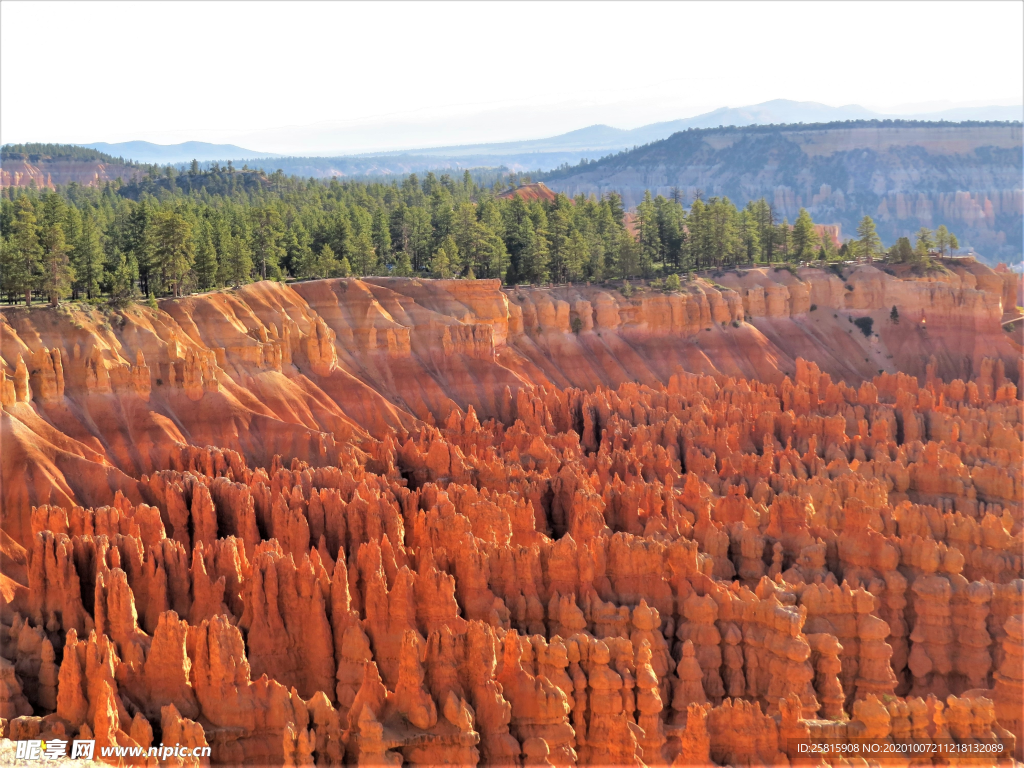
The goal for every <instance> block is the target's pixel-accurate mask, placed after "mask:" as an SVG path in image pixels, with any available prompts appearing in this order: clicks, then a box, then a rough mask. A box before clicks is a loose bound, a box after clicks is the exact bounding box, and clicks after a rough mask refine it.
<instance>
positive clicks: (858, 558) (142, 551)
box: [0, 261, 1024, 766]
mask: <svg viewBox="0 0 1024 768" xmlns="http://www.w3.org/2000/svg"><path fill="white" fill-rule="evenodd" d="M880 266H881V265H870V264H862V265H859V266H856V267H848V268H846V269H845V270H843V271H836V272H833V271H829V270H822V269H810V268H804V269H800V270H797V271H792V272H791V271H787V270H784V269H752V270H742V271H729V272H721V273H717V274H716V275H709V276H708V278H707V279H698V280H694V281H691V282H685V283H684V284H683V289H682V290H681V291H679V292H676V293H671V294H669V293H662V292H659V291H654V290H651V289H646V290H638V291H637V292H636V293H634V294H632V295H631V296H629V297H627V296H624V295H623V294H622V293H621V292H620V291H618V290H615V289H613V288H610V287H601V286H589V285H588V286H559V287H551V288H526V287H519V288H515V287H513V288H507V289H502V288H501V287H500V285H499V284H498V283H497V281H486V280H476V281H472V280H459V281H434V280H417V279H398V278H367V279H363V280H357V279H338V280H322V281H311V282H300V283H292V284H280V283H271V282H261V283H256V284H253V285H248V286H245V287H242V288H239V289H237V290H231V291H221V292H214V293H208V294H202V295H198V296H192V297H188V298H183V299H176V300H162V301H160V302H159V307H158V308H151V307H149V306H147V305H145V304H137V305H133V306H131V307H129V308H127V309H124V310H118V311H109V310H100V309H98V308H94V309H82V308H72V307H62V308H58V309H52V308H48V307H47V308H33V309H24V308H4V309H3V310H2V314H0V356H2V360H0V397H2V411H0V465H2V466H0V468H2V475H0V480H2V488H0V503H2V512H3V518H2V526H0V537H2V539H0V545H2V546H0V558H2V559H0V570H2V574H0V645H2V652H0V665H2V666H0V718H2V726H3V730H4V734H3V735H4V736H6V737H7V738H10V739H13V740H19V739H20V740H24V739H42V740H47V739H54V738H60V739H68V740H70V739H73V738H84V739H94V740H95V743H96V745H97V755H99V751H100V748H101V747H111V746H118V747H141V748H142V749H143V750H145V749H148V748H149V747H150V746H156V745H160V744H161V743H162V744H181V745H188V746H192V747H195V746H206V745H209V746H210V747H211V748H212V756H211V757H210V758H208V759H195V758H180V757H170V758H169V759H167V760H162V761H158V760H157V759H156V758H154V757H121V758H106V759H107V760H108V761H112V762H114V763H123V764H126V765H128V764H132V765H143V764H145V765H154V766H155V765H165V764H170V765H192V764H199V763H204V764H205V763H207V762H212V763H214V764H227V765H295V766H300V765H301V766H307V765H314V764H315V765H317V766H332V765H339V766H340V765H344V764H350V765H356V764H358V765H374V766H384V765H400V764H410V765H442V764H443V765H488V766H490V765H508V766H512V765H524V766H543V765H554V766H572V765H580V766H583V765H616V766H627V765H630V766H640V765H642V764H644V765H651V766H657V765H669V764H672V765H712V764H717V765H743V766H747V765H789V764H797V763H800V762H804V763H805V764H831V765H840V764H844V765H845V764H850V763H851V762H857V761H860V762H858V763H857V764H864V765H866V764H868V763H878V764H880V765H886V764H893V765H909V764H910V763H911V762H912V760H911V759H910V758H901V759H893V758H882V757H879V756H878V755H877V754H876V755H875V756H869V757H868V758H867V762H864V758H863V756H862V755H863V754H865V753H861V755H855V756H853V758H852V759H851V758H850V756H849V755H847V756H845V757H844V756H836V755H834V754H831V755H825V756H820V757H817V758H814V759H811V758H809V757H808V756H807V755H806V753H800V752H799V746H800V745H802V744H808V743H812V742H814V743H819V742H822V741H827V740H831V741H832V742H834V743H843V744H854V745H861V746H864V745H878V744H890V745H891V744H907V743H910V744H918V745H923V744H931V745H932V746H933V747H934V748H936V749H946V750H949V749H951V748H955V749H957V750H959V755H960V756H958V757H956V758H955V759H952V758H948V757H940V758H935V759H934V760H932V759H931V758H928V757H920V756H919V757H916V758H914V759H913V761H914V762H915V764H928V763H931V762H935V763H943V764H946V763H948V764H952V763H953V762H967V763H969V764H972V765H975V764H977V765H996V764H1000V765H1009V764H1010V762H1011V761H1012V760H1013V759H1014V756H1015V758H1016V760H1020V759H1021V754H1022V753H1021V747H1022V742H1024V724H1022V719H1024V714H1022V710H1024V700H1022V695H1024V624H1022V616H1021V614H1022V612H1024V579H1022V577H1024V557H1022V555H1024V553H1022V546H1024V534H1022V523H1024V475H1022V461H1024V448H1022V446H1024V443H1022V439H1024V422H1022V401H1021V399H1020V391H1021V385H1022V375H1024V368H1022V362H1021V353H1022V346H1021V339H1020V338H1019V335H1015V334H1012V333H1007V332H1006V331H1004V330H1003V328H1002V327H1001V322H1002V321H1003V320H1004V319H1005V318H1006V317H1009V316H1010V315H1012V313H1013V307H1015V305H1016V297H1017V290H1018V287H1017V284H1016V283H1015V282H1014V281H1013V277H1012V276H1009V275H1005V274H1000V273H997V272H994V271H993V270H991V269H988V268H987V267H984V266H982V265H980V264H977V263H975V262H973V261H962V262H961V263H959V264H957V265H956V266H954V267H952V268H951V269H949V270H947V271H944V272H941V273H937V274H933V275H931V276H930V277H914V276H912V275H906V276H902V277H901V276H899V275H896V274H889V273H887V272H885V271H883V269H881V268H880ZM894 308H895V311H894ZM992 744H998V745H999V747H1000V748H1001V750H1002V753H1001V754H998V750H996V752H991V751H986V745H992ZM9 746H10V745H8V748H7V751H3V749H0V762H3V760H5V759H6V758H5V757H2V756H9V755H10V754H11V753H10V749H9ZM964 755H966V757H965V756H964ZM951 760H952V762H950V761H951Z"/></svg>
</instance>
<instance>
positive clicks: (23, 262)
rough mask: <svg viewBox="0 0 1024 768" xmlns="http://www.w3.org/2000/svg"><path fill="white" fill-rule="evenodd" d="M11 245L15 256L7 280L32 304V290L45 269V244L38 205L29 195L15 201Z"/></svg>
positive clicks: (26, 303) (10, 286) (12, 258)
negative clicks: (41, 237) (37, 216)
mask: <svg viewBox="0 0 1024 768" xmlns="http://www.w3.org/2000/svg"><path fill="white" fill-rule="evenodd" d="M11 229H12V231H11V240H10V245H9V248H10V250H11V254H12V257H11V259H10V267H9V268H8V269H7V270H5V274H4V279H5V281H6V282H7V285H8V286H9V290H11V291H12V292H17V293H21V294H23V295H24V296H25V306H26V307H28V306H31V305H32V291H33V290H34V289H35V287H36V283H37V282H38V280H39V275H40V271H41V269H42V258H43V246H42V245H41V244H40V242H39V225H38V224H36V214H35V208H34V207H33V206H32V202H31V201H30V200H29V199H28V198H27V197H19V198H18V202H17V203H15V218H14V221H13V222H12V225H11Z"/></svg>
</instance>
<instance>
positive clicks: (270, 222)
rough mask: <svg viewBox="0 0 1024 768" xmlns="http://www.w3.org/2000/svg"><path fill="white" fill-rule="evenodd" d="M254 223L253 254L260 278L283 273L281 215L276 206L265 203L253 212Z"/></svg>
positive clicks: (264, 278) (263, 278)
mask: <svg viewBox="0 0 1024 768" xmlns="http://www.w3.org/2000/svg"><path fill="white" fill-rule="evenodd" d="M252 224H253V226H252V255H253V260H254V261H255V263H256V266H257V268H258V269H259V273H260V279H261V280H266V279H267V275H268V274H269V275H270V276H271V277H277V276H278V275H280V274H281V269H280V267H279V266H278V259H280V258H281V256H282V254H283V249H282V248H281V246H280V240H281V217H280V216H279V215H278V213H277V211H276V210H275V209H274V208H272V207H270V206H269V205H264V206H260V207H259V208H256V209H255V210H254V211H253V212H252Z"/></svg>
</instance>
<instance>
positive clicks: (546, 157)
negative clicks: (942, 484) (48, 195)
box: [81, 99, 1024, 177]
mask: <svg viewBox="0 0 1024 768" xmlns="http://www.w3.org/2000/svg"><path fill="white" fill-rule="evenodd" d="M873 119H874V120H880V119H899V120H950V121H962V120H1022V119H1024V106H1014V107H1003V106H991V107H965V108H958V109H949V110H945V111H941V112H930V113H922V114H905V115H891V114H881V113H877V112H872V111H871V110H868V109H865V108H864V107H860V106H857V105H848V106H842V107H830V106H827V105H825V104H819V103H817V102H813V101H789V100H786V99H775V100H774V101H766V102H764V103H763V104H755V105H753V106H748V107H723V108H721V109H716V110H714V111H712V112H707V113H705V114H702V115H697V116H696V117H688V118H684V119H681V120H670V121H666V122H661V123H652V124H650V125H644V126H641V127H639V128H633V129H630V130H626V129H622V128H614V127H612V126H608V125H592V126H589V127H587V128H580V129H578V130H575V131H570V132H569V133H564V134H561V135H560V136H552V137H549V138H544V139H530V140H526V141H512V142H499V143H490V144H463V145H458V146H441V147H428V148H421V149H407V150H394V151H389V152H373V153H362V154H351V153H348V154H342V153H339V154H338V155H323V154H318V155H315V156H314V155H304V156H297V157H284V156H282V155H279V154H275V153H272V152H259V151H255V150H251V149H245V148H244V147H238V146H235V145H233V144H207V143H206V142H201V141H188V142H185V143H183V144H167V145H164V144H152V143H150V142H148V141H127V142H121V143H115V144H109V143H105V142H97V143H95V144H83V145H81V146H85V147H90V148H93V149H98V150H100V151H102V152H106V153H107V154H110V155H113V156H115V157H125V158H129V159H131V160H135V161H136V162H142V163H160V164H165V163H171V164H182V163H188V162H190V161H191V160H193V159H196V160H198V161H199V162H211V161H219V162H225V161H227V160H232V161H235V162H244V161H259V160H267V159H271V158H273V159H275V160H279V161H280V162H277V163H269V164H268V163H266V162H263V163H257V164H258V165H260V166H262V167H264V168H267V170H271V169H270V168H269V166H270V165H273V166H274V168H273V170H276V169H277V168H280V169H281V170H283V171H284V172H285V173H286V174H292V173H296V174H298V175H303V176H308V175H313V176H317V177H330V176H353V175H392V174H400V173H409V172H411V171H412V170H415V171H417V172H419V171H422V170H424V169H426V168H460V169H461V168H466V167H480V166H489V167H496V166H506V167H508V168H509V169H510V170H519V171H523V170H530V171H532V170H550V169H552V168H556V167H558V166H559V165H563V164H565V163H568V164H570V165H575V164H576V163H578V162H579V161H580V160H581V159H582V158H590V159H593V158H597V157H602V156H604V155H607V154H611V153H615V152H621V151H622V150H626V149H632V148H633V147H637V146H642V145H644V144H649V143H651V142H653V141H660V140H661V139H665V138H668V137H669V136H671V135H672V134H673V133H677V132H678V131H685V130H687V129H689V128H717V127H719V126H745V125H769V124H776V125H779V124H792V123H825V122H836V121H843V120H873ZM340 141H342V139H340V138H339V142H340ZM314 160H315V162H311V161H314ZM300 168H301V169H302V170H299V169H300Z"/></svg>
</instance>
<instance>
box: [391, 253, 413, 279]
mask: <svg viewBox="0 0 1024 768" xmlns="http://www.w3.org/2000/svg"><path fill="white" fill-rule="evenodd" d="M392 274H393V275H394V276H395V277H412V260H411V259H410V258H409V254H408V253H406V252H405V251H399V252H398V258H397V259H395V269H394V272H392Z"/></svg>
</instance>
